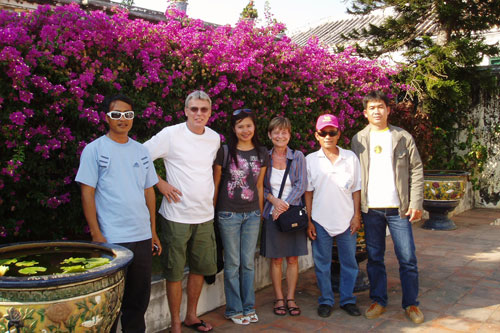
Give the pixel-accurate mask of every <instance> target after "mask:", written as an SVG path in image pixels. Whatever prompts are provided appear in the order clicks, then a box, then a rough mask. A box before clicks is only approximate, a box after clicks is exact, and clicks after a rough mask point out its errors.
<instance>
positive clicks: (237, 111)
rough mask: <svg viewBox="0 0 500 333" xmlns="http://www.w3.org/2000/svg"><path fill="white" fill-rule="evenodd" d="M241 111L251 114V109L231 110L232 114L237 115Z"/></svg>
mask: <svg viewBox="0 0 500 333" xmlns="http://www.w3.org/2000/svg"><path fill="white" fill-rule="evenodd" d="M242 112H244V113H246V114H251V113H252V110H250V109H238V110H235V111H233V116H237V115H239V114H240V113H242Z"/></svg>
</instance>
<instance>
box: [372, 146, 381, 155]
mask: <svg viewBox="0 0 500 333" xmlns="http://www.w3.org/2000/svg"><path fill="white" fill-rule="evenodd" d="M373 151H374V152H375V154H380V153H381V152H382V147H381V146H379V145H376V146H375V148H374V149H373Z"/></svg>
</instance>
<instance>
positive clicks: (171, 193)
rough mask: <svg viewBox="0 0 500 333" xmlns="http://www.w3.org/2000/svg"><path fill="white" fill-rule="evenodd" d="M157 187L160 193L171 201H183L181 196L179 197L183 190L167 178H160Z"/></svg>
mask: <svg viewBox="0 0 500 333" xmlns="http://www.w3.org/2000/svg"><path fill="white" fill-rule="evenodd" d="M156 187H157V188H158V190H159V191H160V193H161V194H163V196H164V197H165V198H167V201H168V202H169V203H172V202H179V201H181V198H180V197H179V196H182V193H181V191H179V190H178V189H176V188H175V187H173V186H172V185H170V184H169V183H167V182H166V181H165V180H163V179H161V178H158V184H156Z"/></svg>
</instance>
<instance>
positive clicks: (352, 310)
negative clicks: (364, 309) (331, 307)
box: [340, 303, 361, 317]
mask: <svg viewBox="0 0 500 333" xmlns="http://www.w3.org/2000/svg"><path fill="white" fill-rule="evenodd" d="M340 308H341V309H342V310H344V311H345V312H347V313H348V314H349V315H350V316H355V317H357V316H361V312H360V311H359V308H358V307H357V306H356V304H353V303H349V304H346V305H342V306H340Z"/></svg>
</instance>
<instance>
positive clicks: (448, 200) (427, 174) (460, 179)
mask: <svg viewBox="0 0 500 333" xmlns="http://www.w3.org/2000/svg"><path fill="white" fill-rule="evenodd" d="M468 176H469V173H468V172H466V171H457V170H450V171H446V170H424V209H425V210H426V211H428V212H429V219H428V220H427V221H425V223H424V224H423V226H422V228H424V229H432V230H454V229H456V228H457V226H456V225H455V223H454V222H453V221H452V220H451V219H450V218H449V217H448V213H450V212H451V211H453V210H454V209H455V207H456V206H458V204H459V202H460V200H461V199H462V198H463V196H464V193H465V185H466V182H467V180H468Z"/></svg>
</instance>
